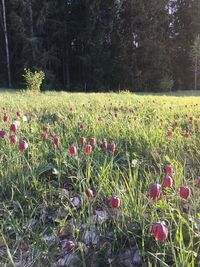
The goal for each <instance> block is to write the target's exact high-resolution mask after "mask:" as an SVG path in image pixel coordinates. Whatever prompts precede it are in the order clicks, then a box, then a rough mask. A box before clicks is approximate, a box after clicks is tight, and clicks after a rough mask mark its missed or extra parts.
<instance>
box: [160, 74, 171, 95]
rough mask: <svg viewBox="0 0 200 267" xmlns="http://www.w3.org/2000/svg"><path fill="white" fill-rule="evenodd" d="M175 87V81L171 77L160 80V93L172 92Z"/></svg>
mask: <svg viewBox="0 0 200 267" xmlns="http://www.w3.org/2000/svg"><path fill="white" fill-rule="evenodd" d="M173 86H174V80H173V79H172V78H171V77H170V76H165V77H163V78H162V79H161V80H160V91H162V92H168V91H171V90H172V88H173Z"/></svg>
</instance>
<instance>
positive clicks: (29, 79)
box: [23, 69, 45, 93]
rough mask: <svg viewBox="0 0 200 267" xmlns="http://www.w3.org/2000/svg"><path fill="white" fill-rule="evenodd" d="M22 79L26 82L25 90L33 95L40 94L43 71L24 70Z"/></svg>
mask: <svg viewBox="0 0 200 267" xmlns="http://www.w3.org/2000/svg"><path fill="white" fill-rule="evenodd" d="M24 72H25V73H24V74H23V77H24V79H25V81H26V90H27V91H31V92H34V93H37V92H40V87H41V85H42V81H43V80H44V77H45V74H44V72H43V71H34V72H32V71H31V70H30V69H24Z"/></svg>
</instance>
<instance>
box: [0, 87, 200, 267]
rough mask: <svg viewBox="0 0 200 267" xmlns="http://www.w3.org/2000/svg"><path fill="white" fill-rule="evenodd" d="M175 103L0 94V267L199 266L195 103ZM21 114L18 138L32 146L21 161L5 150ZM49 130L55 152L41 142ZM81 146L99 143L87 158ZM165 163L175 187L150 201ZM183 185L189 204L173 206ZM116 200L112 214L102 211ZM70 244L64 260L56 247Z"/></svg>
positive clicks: (14, 147) (130, 97)
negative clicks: (164, 232) (163, 229)
mask: <svg viewBox="0 0 200 267" xmlns="http://www.w3.org/2000/svg"><path fill="white" fill-rule="evenodd" d="M176 95H177V96H179V94H176ZM176 95H174V96H170V95H166V96H165V95H163V96H160V95H157V94H154V95H145V94H143V95H140V94H130V93H120V94H111V93H110V94H109V93H108V94H100V93H99V94H81V93H77V94H73V93H64V92H62V93H55V92H47V93H43V94H39V95H36V96H33V95H31V94H26V93H20V92H16V93H9V92H3V93H1V94H0V103H1V110H2V116H3V113H4V112H7V113H8V114H9V116H10V121H9V123H3V122H2V123H1V128H2V129H4V130H5V131H6V132H7V138H6V139H0V163H1V164H0V179H1V180H0V181H1V184H0V185H1V191H0V266H20V267H21V266H23V267H25V266H29V267H30V266H39V267H40V266H41V267H43V266H48V267H49V266H52V267H53V266H57V263H58V262H61V261H64V260H63V259H66V260H67V261H68V262H69V261H70V259H71V264H68V265H65V266H87V267H88V266H99V267H101V266H113V267H117V266H148V267H150V266H156V267H157V266H158V267H159V266H170V267H171V266H179V267H180V266H181V267H183V266H191V267H196V266H200V265H199V261H200V232H199V231H200V208H199V207H200V194H199V190H200V189H199V188H198V187H196V186H195V182H196V178H197V176H198V175H200V168H199V166H200V138H199V133H200V96H198V94H196V96H187V97H177V96H176ZM71 108H72V110H71ZM18 110H20V111H21V112H22V114H23V115H26V116H27V119H28V120H27V122H26V121H23V119H22V118H20V119H19V118H18V119H19V120H20V123H21V124H20V127H19V130H18V132H17V134H16V135H17V136H18V139H20V138H21V139H24V140H26V141H27V143H28V145H29V147H28V150H27V151H24V152H19V149H18V143H17V144H11V143H10V142H9V134H10V133H9V127H10V123H11V122H12V121H13V120H14V118H15V117H16V115H15V114H16V111H18ZM80 124H84V125H85V128H84V129H83V130H82V131H81V130H80V129H79V126H80ZM47 125H48V126H49V128H50V130H51V131H52V132H54V133H55V135H56V136H57V137H58V138H59V140H60V144H59V146H58V147H56V148H55V147H54V145H53V143H52V140H51V138H50V137H49V138H48V139H47V140H42V138H41V136H42V134H43V127H44V126H47ZM169 130H173V131H174V136H173V137H171V138H169V137H167V132H168V131H169ZM189 130H192V134H190V136H189V138H184V137H183V134H185V133H186V132H188V131H189ZM82 136H84V137H86V139H87V142H88V140H89V138H90V137H95V138H96V140H97V144H96V145H95V146H94V148H93V152H92V154H91V155H85V153H84V147H85V145H80V143H79V139H80V137H82ZM104 138H105V139H106V140H107V141H108V143H109V144H110V143H111V142H114V143H115V144H116V151H115V154H114V155H113V154H111V153H110V152H109V149H108V151H107V152H106V153H104V152H103V151H102V149H101V143H102V140H103V139H104ZM71 145H75V146H76V147H77V155H76V156H75V157H71V156H70V155H69V147H70V146H71ZM169 162H170V163H172V164H173V167H174V170H175V177H176V178H175V184H174V186H173V188H172V189H169V190H163V192H162V197H161V199H160V200H158V201H153V200H152V199H151V198H150V188H151V185H152V184H153V183H155V182H157V183H160V184H162V181H163V177H164V170H163V169H164V166H165V164H168V163H169ZM181 185H184V186H188V187H190V188H191V196H190V198H189V199H188V200H183V199H181V198H180V196H179V188H180V186H181ZM87 188H91V189H92V190H93V192H94V197H93V199H92V200H91V201H89V200H88V198H87V196H86V194H85V192H86V189H87ZM64 189H65V190H64ZM113 195H117V196H119V198H120V199H121V205H120V207H119V209H112V208H111V207H109V205H108V200H109V199H110V198H111V197H112V196H113ZM74 201H78V202H79V203H77V204H78V207H77V206H76V205H73V202H74ZM96 211H101V212H102V213H103V216H102V217H98V216H96ZM105 213H106V216H104V214H105ZM158 221H165V222H166V223H167V225H168V229H169V235H168V238H167V240H166V241H165V242H159V241H155V240H154V237H153V234H152V224H153V223H156V222H158ZM68 239H70V240H72V241H73V242H74V243H75V247H74V249H73V251H72V252H70V253H67V252H66V251H65V250H64V249H63V247H62V245H63V242H64V241H65V240H68ZM137 254H138V255H139V256H140V257H141V259H140V258H139V257H137ZM136 260H138V264H136ZM72 262H73V264H74V265H72ZM17 264H18V265H17ZM63 266H64V265H63Z"/></svg>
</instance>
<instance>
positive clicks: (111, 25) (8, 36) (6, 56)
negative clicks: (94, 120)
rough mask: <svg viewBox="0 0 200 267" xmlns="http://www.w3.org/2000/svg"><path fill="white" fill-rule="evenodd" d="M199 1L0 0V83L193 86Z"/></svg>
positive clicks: (199, 46) (199, 57)
mask: <svg viewBox="0 0 200 267" xmlns="http://www.w3.org/2000/svg"><path fill="white" fill-rule="evenodd" d="M199 34H200V1H199V0H162V1H161V0H106V1H105V0H0V87H10V88H23V86H24V80H23V76H22V75H23V73H24V68H29V69H31V70H42V71H44V73H45V81H44V83H43V90H58V91H59V90H64V91H84V92H88V91H99V92H101V91H102V92H104V91H120V90H129V91H136V92H140V91H141V92H142V91H144V92H148V91H155V92H158V91H170V90H193V89H196V90H198V89H200V77H199V67H200V66H199V63H200V35H199Z"/></svg>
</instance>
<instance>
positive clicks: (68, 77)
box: [66, 47, 70, 91]
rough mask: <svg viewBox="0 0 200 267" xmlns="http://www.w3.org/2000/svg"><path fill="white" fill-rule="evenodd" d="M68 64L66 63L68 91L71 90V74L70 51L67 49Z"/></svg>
mask: <svg viewBox="0 0 200 267" xmlns="http://www.w3.org/2000/svg"><path fill="white" fill-rule="evenodd" d="M66 54H67V62H66V75H67V91H69V90H70V74H69V51H68V47H67V48H66Z"/></svg>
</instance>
